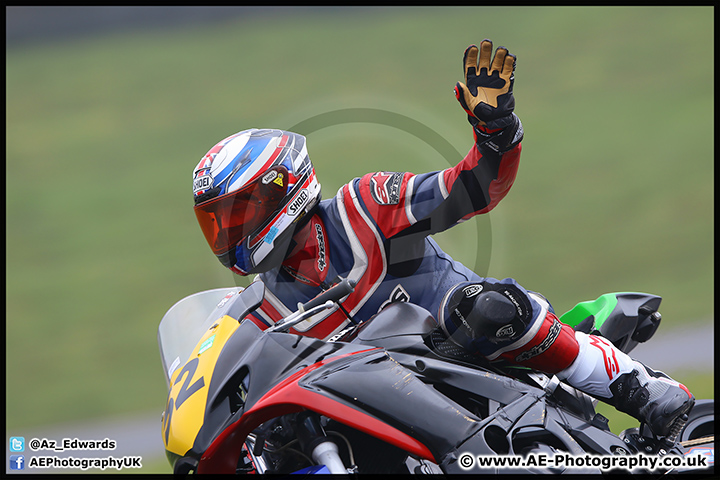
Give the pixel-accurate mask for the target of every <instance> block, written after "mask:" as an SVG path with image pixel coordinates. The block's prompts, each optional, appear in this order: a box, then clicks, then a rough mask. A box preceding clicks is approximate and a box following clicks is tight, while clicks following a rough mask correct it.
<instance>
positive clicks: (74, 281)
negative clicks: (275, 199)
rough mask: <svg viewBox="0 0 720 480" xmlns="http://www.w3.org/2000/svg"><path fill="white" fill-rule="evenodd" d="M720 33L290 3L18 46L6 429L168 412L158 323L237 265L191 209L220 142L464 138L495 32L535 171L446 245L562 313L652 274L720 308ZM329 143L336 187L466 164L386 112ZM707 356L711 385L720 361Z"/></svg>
mask: <svg viewBox="0 0 720 480" xmlns="http://www.w3.org/2000/svg"><path fill="white" fill-rule="evenodd" d="M44 8H48V7H44ZM713 29H714V24H713V8H712V7H503V8H499V7H473V8H456V7H452V8H449V7H442V8H440V7H425V8H419V7H413V8H410V7H406V8H352V9H338V8H335V9H318V8H277V9H275V10H273V11H271V12H269V13H267V14H265V15H252V16H250V15H248V18H245V17H244V16H243V15H239V16H233V17H228V18H227V19H225V20H224V21H217V22H214V23H212V24H201V25H184V26H181V27H177V28H173V29H160V28H158V29H145V30H134V31H128V32H115V31H113V32H108V33H106V34H98V35H95V36H92V37H83V38H77V39H63V40H57V41H51V42H43V43H37V44H28V45H18V46H8V48H7V49H6V121H7V126H6V156H7V158H6V202H7V203H6V240H7V247H6V261H7V268H6V280H7V287H6V298H7V304H6V315H7V321H6V375H7V376H6V387H7V398H6V399H7V407H6V421H7V427H8V429H21V428H27V427H39V426H43V425H48V424H56V423H60V422H68V421H74V420H79V419H97V420H101V419H103V418H105V417H107V416H110V415H117V414H126V413H131V412H147V411H157V413H158V428H159V414H160V412H161V411H162V409H163V407H164V403H165V382H164V379H163V375H162V371H161V366H160V360H159V355H158V352H157V341H156V331H157V325H158V322H159V321H160V319H161V318H162V316H163V314H164V312H165V311H166V310H167V309H168V308H169V307H170V306H172V305H173V304H174V303H175V302H176V301H178V300H180V299H181V298H183V297H184V296H187V295H189V294H192V293H194V292H197V291H201V290H207V289H211V288H217V287H222V286H232V285H234V284H236V283H238V279H236V278H233V277H232V276H231V274H230V273H229V272H227V271H226V270H225V269H224V268H223V267H222V266H221V265H220V264H219V262H218V261H217V260H216V259H215V258H214V256H213V255H212V253H211V252H210V249H209V248H208V246H207V244H206V243H205V241H204V239H203V236H202V234H201V232H200V230H199V228H198V227H197V225H196V220H195V217H194V214H193V212H192V199H191V174H192V169H193V167H194V166H195V165H196V163H197V161H198V160H199V159H200V157H201V156H202V155H203V154H204V153H205V152H206V151H207V150H208V149H209V148H210V147H211V146H212V145H213V144H214V143H216V142H217V141H219V140H221V139H222V138H225V137H226V136H227V135H230V134H232V133H235V132H237V131H240V130H243V129H246V128H250V127H260V128H263V127H270V128H284V129H289V128H291V127H293V126H294V125H297V124H298V123H300V122H303V121H304V120H307V119H309V118H311V117H313V116H315V115H319V114H322V113H325V112H331V111H336V110H341V109H352V108H359V107H362V108H373V109H379V110H384V111H387V112H393V113H395V114H399V115H403V116H406V117H409V118H411V119H413V120H414V121H416V122H419V123H421V124H423V125H425V126H426V127H428V128H429V129H431V130H432V131H434V132H436V133H437V134H438V135H439V136H440V137H442V138H443V139H445V140H446V141H447V142H449V144H450V145H452V146H453V147H454V148H455V149H456V150H457V151H458V152H460V154H462V155H464V154H465V153H466V152H467V150H468V149H469V148H470V147H471V144H472V133H471V130H470V127H469V126H468V124H467V122H466V117H465V114H464V112H463V111H462V109H461V108H460V106H459V105H458V104H457V102H456V100H455V98H454V95H453V92H452V88H453V86H454V84H455V82H456V81H459V80H462V76H461V75H462V54H463V51H464V49H465V48H466V47H467V46H468V45H469V44H471V43H478V42H480V41H481V40H482V39H483V38H490V39H492V40H493V41H494V43H495V45H496V46H499V45H504V46H507V47H508V48H509V50H510V52H511V53H514V54H515V55H517V69H516V81H515V92H516V93H515V96H516V105H517V106H516V113H517V114H518V115H519V116H520V118H521V119H522V122H523V125H524V127H525V141H524V142H523V154H522V159H521V166H520V171H519V175H518V178H517V181H516V182H515V185H514V187H513V189H512V190H511V192H510V194H509V195H508V196H507V197H506V198H505V199H504V200H503V201H502V202H501V203H500V205H499V206H498V207H497V208H496V209H495V210H494V211H493V212H492V213H491V214H490V215H488V216H487V217H486V218H485V219H482V220H480V221H481V222H482V223H480V224H478V222H477V221H476V220H473V221H470V222H466V223H464V224H462V225H460V226H458V227H457V228H455V229H452V230H450V231H449V232H445V233H443V234H441V235H438V241H439V242H440V243H441V245H442V246H443V247H444V248H445V249H446V250H447V251H448V252H449V253H450V254H451V255H453V256H454V257H455V258H457V259H459V260H461V261H463V262H465V263H467V264H468V265H471V266H472V265H475V266H478V268H479V269H480V270H486V271H479V272H478V273H480V274H482V275H490V276H494V277H498V278H504V277H515V278H517V279H518V280H519V282H520V283H521V284H523V285H524V286H526V287H527V288H530V289H533V290H537V291H540V292H542V293H543V294H545V295H546V296H547V297H548V298H549V299H550V301H551V302H552V303H553V305H554V306H555V309H556V310H557V311H559V312H564V311H566V310H568V309H570V308H571V307H572V306H573V305H574V304H575V303H577V302H579V301H583V300H589V299H593V298H596V297H597V296H598V295H600V294H602V293H606V292H610V291H623V290H634V291H645V292H651V293H655V294H658V295H661V296H662V297H663V299H664V300H663V308H662V311H663V314H664V326H663V328H665V329H669V328H672V327H673V326H676V327H680V326H683V327H686V328H692V326H693V325H697V326H698V328H708V327H710V325H711V322H712V318H713V315H714V310H713V303H714V302H713V298H714V284H713V283H714V282H713V273H714V272H713V262H714V252H713V231H714V222H713V213H714V212H713V191H714V190H713V174H714V165H713V153H714V152H713V147H714V143H713V134H714V120H713V119H714V116H713V113H714V112H713V100H714V89H713V85H714V50H713ZM308 141H309V143H308V146H309V152H310V156H311V158H312V160H313V162H314V164H315V166H316V170H317V172H318V177H319V179H320V181H321V183H322V185H323V192H324V196H325V198H328V197H330V196H332V195H334V193H335V192H336V191H337V189H338V188H339V187H340V186H341V185H342V184H343V183H345V182H347V181H349V180H350V179H352V178H353V177H355V176H360V175H362V174H364V173H366V172H369V171H374V170H398V171H403V170H406V171H412V172H415V173H422V172H426V171H432V170H437V169H442V168H446V167H447V166H449V165H448V161H447V160H446V158H444V157H443V156H442V155H441V154H439V153H438V152H437V151H435V150H434V149H433V148H431V146H429V145H428V144H427V143H425V142H423V141H421V140H419V139H418V138H415V137H414V136H413V135H411V134H408V133H407V132H404V131H403V130H402V128H393V127H389V126H387V125H381V124H378V123H377V122H372V121H369V122H368V121H365V122H361V123H352V122H351V123H344V124H342V125H335V126H329V127H327V128H323V129H322V130H318V131H316V132H313V133H311V134H310V135H309V136H308ZM459 159H460V158H457V160H459ZM478 225H480V227H481V229H479V228H478ZM479 231H480V233H478V232H479ZM483 231H484V232H491V242H490V243H488V242H487V241H485V240H483V238H484V235H485V236H487V234H484V233H482V232H483ZM478 248H480V249H482V250H483V251H482V252H481V253H478ZM484 258H487V259H489V265H487V264H486V263H487V262H485V263H483V260H482V259H484ZM243 281H244V280H243ZM661 331H662V329H661ZM708 332H709V333H708V334H709V335H711V334H712V330H708ZM708 368H711V367H708ZM693 375H694V376H695V378H696V380H695V381H694V382H693V383H696V384H697V388H702V389H704V390H705V392H704V393H703V395H702V396H706V397H707V396H712V395H713V392H712V383H713V379H712V376H710V377H709V378H708V376H707V375H700V376H698V375H697V372H693ZM688 385H689V386H690V387H691V388H692V384H690V383H688ZM708 385H709V388H708ZM696 393H697V392H696Z"/></svg>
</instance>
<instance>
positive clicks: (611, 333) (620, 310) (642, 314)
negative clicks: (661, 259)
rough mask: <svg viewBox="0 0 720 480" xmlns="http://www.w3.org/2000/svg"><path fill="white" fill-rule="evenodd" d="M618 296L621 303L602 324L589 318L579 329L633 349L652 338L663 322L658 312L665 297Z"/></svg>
mask: <svg viewBox="0 0 720 480" xmlns="http://www.w3.org/2000/svg"><path fill="white" fill-rule="evenodd" d="M616 297H617V300H618V301H617V305H615V308H614V309H613V311H612V312H610V314H609V315H608V317H607V319H606V320H605V321H604V322H603V323H602V325H600V327H599V328H597V326H594V327H593V323H594V322H595V319H591V321H587V320H588V319H586V320H583V322H581V323H580V324H579V325H578V328H577V330H579V331H585V333H590V334H593V335H597V334H599V335H602V336H603V337H604V338H607V339H608V340H610V341H611V342H612V343H613V344H614V345H615V346H616V347H617V348H618V349H619V350H621V351H623V352H625V353H629V352H630V351H632V350H633V349H634V348H635V347H636V346H637V344H638V343H642V342H646V341H648V340H649V339H650V338H651V337H652V336H653V335H654V334H655V332H656V331H657V329H658V327H659V326H660V320H661V316H660V314H659V313H656V312H657V311H658V309H659V308H660V302H661V301H662V297H659V296H657V295H650V294H647V293H618V294H617V295H616ZM589 318H590V317H589ZM586 321H587V322H586Z"/></svg>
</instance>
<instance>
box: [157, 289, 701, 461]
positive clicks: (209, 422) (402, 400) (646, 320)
mask: <svg viewBox="0 0 720 480" xmlns="http://www.w3.org/2000/svg"><path fill="white" fill-rule="evenodd" d="M353 288H354V285H353V284H352V283H351V282H348V281H347V280H342V281H340V282H339V283H337V284H336V285H335V286H333V287H332V288H330V289H328V290H327V291H325V292H323V293H322V294H321V295H319V296H318V297H316V298H315V299H312V300H310V301H309V302H308V303H306V304H304V305H302V304H299V305H298V310H297V311H296V312H294V313H292V314H291V315H289V316H288V317H286V318H285V319H283V320H282V321H280V322H278V323H276V324H275V325H274V326H272V327H270V328H267V329H265V330H261V329H260V328H258V326H256V325H255V324H254V323H253V322H251V321H243V319H244V318H245V317H246V316H247V315H248V314H249V313H250V312H252V311H253V310H255V309H256V308H258V307H259V306H260V304H261V303H262V299H263V295H264V286H263V285H262V284H261V283H258V282H254V283H252V284H251V285H250V286H249V287H247V288H244V289H243V288H241V287H234V288H223V289H215V290H209V291H205V292H200V293H197V294H194V295H191V296H189V297H187V298H184V299H183V300H181V301H179V302H178V303H176V304H175V305H174V306H173V307H172V308H170V310H168V312H167V313H166V314H165V316H164V317H163V319H162V321H161V322H160V325H159V328H158V342H159V345H160V353H161V358H162V364H163V369H164V372H165V378H166V381H167V385H168V398H167V403H166V408H165V411H164V412H163V415H162V437H163V442H164V444H165V448H166V454H167V457H168V460H169V461H170V464H171V465H172V467H173V471H174V473H176V474H187V473H201V474H202V473H259V474H264V473H281V474H286V473H306V474H307V473H340V474H353V473H361V474H364V473H417V474H421V473H429V474H435V473H472V474H479V473H502V474H518V473H520V474H522V473H553V474H558V473H563V474H565V473H605V472H607V468H606V467H604V466H603V465H601V464H599V463H593V462H591V461H590V457H587V455H593V456H594V457H592V458H598V459H602V458H613V457H614V458H615V459H617V458H620V457H621V456H625V457H626V458H627V459H631V458H634V456H638V455H640V454H643V455H653V456H655V457H658V458H660V457H667V458H670V459H675V460H676V459H679V460H682V459H692V458H694V459H695V460H696V461H697V462H696V464H695V465H691V466H689V467H688V466H687V465H686V464H682V465H681V463H682V462H674V463H672V462H668V464H669V465H670V466H669V467H667V468H665V469H664V470H662V472H663V473H668V472H672V473H697V472H704V473H710V474H712V473H713V472H714V401H713V400H697V401H696V404H695V406H694V408H693V409H692V410H691V412H690V413H689V415H688V419H687V421H686V423H685V424H684V427H683V428H682V430H680V431H676V432H672V433H671V434H670V435H668V436H667V437H665V438H658V437H656V436H654V435H653V433H652V432H651V431H650V429H649V428H648V427H647V426H646V425H642V424H641V425H639V426H638V427H635V428H631V429H628V430H625V431H623V432H622V433H621V434H620V435H616V434H614V433H612V432H611V431H610V428H609V426H608V420H607V419H606V418H605V417H603V416H602V415H601V414H599V413H597V412H596V411H595V405H596V403H597V400H594V399H592V398H591V397H589V396H587V395H585V394H583V393H582V392H580V391H578V390H576V389H573V388H572V387H570V386H569V385H566V384H564V383H562V382H560V381H559V380H558V379H557V377H554V376H547V375H544V374H541V373H538V372H534V371H532V370H529V369H526V368H521V367H517V366H512V365H510V364H502V363H499V362H493V363H490V362H488V361H486V360H484V359H482V360H481V359H478V358H475V357H473V356H471V355H469V354H467V353H465V352H464V351H461V350H460V349H459V348H458V347H456V346H454V344H453V343H452V342H451V341H450V339H448V338H447V337H446V336H445V335H444V334H442V332H441V330H440V329H439V328H437V327H438V325H437V322H436V320H435V319H434V318H433V316H432V315H431V314H430V313H429V312H428V311H427V310H424V309H423V308H421V307H419V306H416V305H413V304H410V303H403V302H397V303H392V304H390V305H389V306H387V307H385V308H384V309H383V310H381V311H380V312H379V313H378V314H376V315H375V316H374V317H372V318H370V319H367V320H366V321H365V322H362V323H360V324H358V325H352V326H351V327H350V328H348V329H347V331H344V332H342V333H341V334H339V335H337V336H336V337H337V338H332V339H330V340H328V341H322V340H318V339H315V338H310V337H306V336H301V335H296V334H293V333H289V330H290V329H291V328H292V327H293V326H294V325H297V324H298V323H300V322H302V321H304V320H306V319H307V318H309V317H311V316H313V315H315V314H317V313H318V312H321V311H323V310H324V309H327V308H333V307H334V306H335V304H336V302H339V301H340V300H341V299H342V298H344V297H345V296H346V295H348V294H349V293H350V292H351V291H352V290H353ZM660 301H661V298H660V297H657V296H654V295H649V294H642V293H613V294H607V295H603V296H601V297H599V298H598V299H596V300H594V301H590V302H582V303H579V304H578V305H577V306H576V307H574V308H573V309H572V310H570V311H569V312H567V313H566V314H565V315H563V316H562V317H561V320H562V321H563V322H564V323H567V324H569V325H571V326H572V327H574V328H576V329H577V330H581V331H584V332H586V333H592V334H595V335H602V336H603V337H605V338H607V339H608V340H610V341H612V342H613V343H614V344H615V345H616V346H617V347H618V348H620V349H621V350H623V351H625V352H626V353H627V352H629V351H630V350H632V349H633V348H634V347H635V346H636V345H637V344H638V343H641V342H645V341H647V340H649V339H650V338H651V337H652V336H653V334H654V333H655V331H656V330H657V328H658V326H659V323H660V320H661V316H660V314H659V312H658V311H657V310H658V307H659V304H660ZM560 454H567V455H571V456H573V458H576V459H582V458H583V457H582V456H583V455H585V456H586V457H585V460H587V461H585V463H584V464H580V463H579V462H575V463H574V464H573V463H572V462H566V463H563V464H558V463H548V462H547V459H553V458H555V456H557V455H560ZM493 457H496V458H493ZM513 458H515V459H519V458H522V459H526V460H532V459H533V458H534V459H535V461H534V462H532V461H526V462H525V463H518V462H516V463H514V464H513V463H512V462H508V464H502V465H501V464H499V463H496V464H493V463H492V461H499V460H498V459H505V460H508V459H510V460H512V459H513ZM542 458H545V459H546V461H539V460H538V459H542ZM481 460H483V461H484V463H481ZM686 463H687V462H686ZM512 465H514V466H512ZM620 465H621V467H619V468H621V469H622V468H626V469H627V468H628V467H627V465H628V464H622V463H621V462H620ZM622 465H624V466H622ZM630 465H632V464H630ZM675 465H679V466H675ZM696 466H700V467H703V468H704V469H698V468H694V467H696ZM638 468H640V469H639V470H638V469H633V470H632V471H633V473H635V472H637V471H641V472H642V471H647V467H646V466H644V467H638ZM642 468H645V469H646V470H642Z"/></svg>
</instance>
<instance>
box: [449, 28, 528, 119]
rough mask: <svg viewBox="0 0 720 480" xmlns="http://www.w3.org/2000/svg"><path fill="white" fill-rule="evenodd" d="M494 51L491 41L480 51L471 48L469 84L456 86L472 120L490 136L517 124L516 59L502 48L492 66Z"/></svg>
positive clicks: (466, 60) (467, 53)
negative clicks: (494, 132)
mask: <svg viewBox="0 0 720 480" xmlns="http://www.w3.org/2000/svg"><path fill="white" fill-rule="evenodd" d="M492 50H493V44H492V41H490V40H487V39H486V40H483V41H482V42H480V48H479V49H478V47H477V46H476V45H470V46H469V47H468V48H467V49H466V50H465V55H464V56H463V70H464V74H465V83H463V82H457V84H456V85H455V98H457V100H458V101H459V102H460V105H462V107H463V109H464V110H465V111H466V112H467V114H468V120H469V121H470V123H471V124H472V126H473V127H475V128H476V129H477V128H478V127H484V128H482V130H484V131H486V132H487V131H488V130H495V129H502V128H505V127H507V126H509V125H511V124H513V123H514V120H513V117H514V115H513V110H514V108H515V98H514V97H513V84H514V82H515V75H514V72H515V59H516V57H515V55H512V54H510V53H509V52H508V50H507V48H505V47H498V48H497V50H496V51H495V57H494V58H492V63H491V57H492ZM515 118H517V117H515Z"/></svg>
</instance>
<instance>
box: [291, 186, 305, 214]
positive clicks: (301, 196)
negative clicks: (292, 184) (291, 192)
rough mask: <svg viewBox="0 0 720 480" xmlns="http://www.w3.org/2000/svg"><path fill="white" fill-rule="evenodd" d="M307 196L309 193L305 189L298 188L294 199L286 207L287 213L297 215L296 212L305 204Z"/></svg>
mask: <svg viewBox="0 0 720 480" xmlns="http://www.w3.org/2000/svg"><path fill="white" fill-rule="evenodd" d="M309 198H310V194H308V191H307V189H305V188H303V189H302V190H300V193H298V195H297V197H295V200H293V201H292V203H291V204H290V206H289V207H288V215H290V216H291V217H294V216H295V215H297V213H298V212H299V211H300V210H302V208H303V207H304V206H305V204H307V201H308V199H309Z"/></svg>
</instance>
